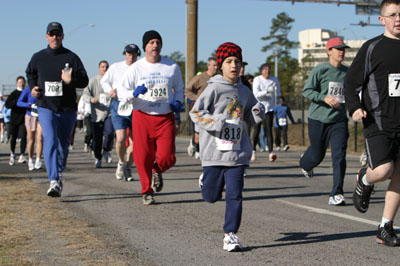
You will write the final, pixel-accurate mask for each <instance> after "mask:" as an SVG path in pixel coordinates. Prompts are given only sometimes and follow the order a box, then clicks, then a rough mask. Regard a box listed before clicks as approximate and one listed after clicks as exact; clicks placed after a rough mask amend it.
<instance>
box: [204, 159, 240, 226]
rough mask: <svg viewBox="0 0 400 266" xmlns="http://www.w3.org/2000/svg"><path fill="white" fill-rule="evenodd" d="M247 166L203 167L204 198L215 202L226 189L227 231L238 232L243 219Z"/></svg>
mask: <svg viewBox="0 0 400 266" xmlns="http://www.w3.org/2000/svg"><path fill="white" fill-rule="evenodd" d="M245 168H246V166H236V167H228V166H207V167H204V169H203V187H202V189H201V193H202V195H203V199H204V200H205V201H207V202H209V203H214V202H216V201H217V200H220V199H221V198H222V191H223V190H224V187H225V185H226V189H225V204H226V205H225V223H224V227H223V229H224V232H225V233H230V232H233V233H236V232H237V231H238V230H239V227H240V222H241V221H242V203H243V197H242V191H243V174H244V170H245Z"/></svg>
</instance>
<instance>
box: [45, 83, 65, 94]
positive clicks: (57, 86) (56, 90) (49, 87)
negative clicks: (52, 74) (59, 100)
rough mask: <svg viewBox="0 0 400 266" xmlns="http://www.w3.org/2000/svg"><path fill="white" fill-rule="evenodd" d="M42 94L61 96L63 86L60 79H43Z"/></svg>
mask: <svg viewBox="0 0 400 266" xmlns="http://www.w3.org/2000/svg"><path fill="white" fill-rule="evenodd" d="M44 95H45V96H46V97H56V96H63V86H62V82H61V81H45V82H44Z"/></svg>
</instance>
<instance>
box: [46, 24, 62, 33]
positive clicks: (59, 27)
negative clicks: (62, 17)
mask: <svg viewBox="0 0 400 266" xmlns="http://www.w3.org/2000/svg"><path fill="white" fill-rule="evenodd" d="M52 31H58V32H59V33H60V34H63V33H64V31H63V27H62V25H61V23H58V22H50V23H49V25H47V31H46V33H50V32H52Z"/></svg>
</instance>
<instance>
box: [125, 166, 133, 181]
mask: <svg viewBox="0 0 400 266" xmlns="http://www.w3.org/2000/svg"><path fill="white" fill-rule="evenodd" d="M124 177H125V181H128V182H131V181H133V176H132V169H131V168H129V167H128V166H127V167H125V168H124Z"/></svg>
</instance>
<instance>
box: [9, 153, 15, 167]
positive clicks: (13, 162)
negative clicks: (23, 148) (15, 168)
mask: <svg viewBox="0 0 400 266" xmlns="http://www.w3.org/2000/svg"><path fill="white" fill-rule="evenodd" d="M8 164H9V165H11V166H12V165H14V164H15V155H14V154H10V161H8Z"/></svg>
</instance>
